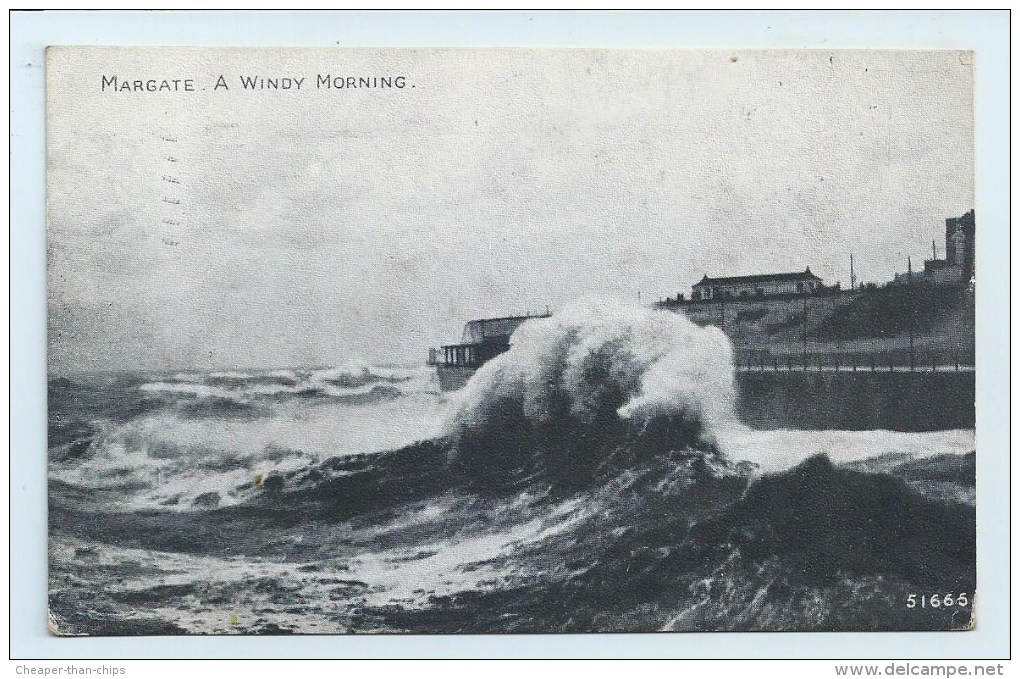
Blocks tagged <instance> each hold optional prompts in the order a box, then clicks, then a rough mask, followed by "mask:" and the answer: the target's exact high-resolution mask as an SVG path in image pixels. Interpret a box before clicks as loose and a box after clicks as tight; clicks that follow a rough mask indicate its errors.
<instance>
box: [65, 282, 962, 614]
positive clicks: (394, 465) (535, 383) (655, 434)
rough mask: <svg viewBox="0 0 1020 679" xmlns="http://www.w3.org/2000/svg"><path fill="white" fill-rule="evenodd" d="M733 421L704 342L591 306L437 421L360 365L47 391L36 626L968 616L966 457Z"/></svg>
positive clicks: (409, 395) (913, 436) (460, 396)
mask: <svg viewBox="0 0 1020 679" xmlns="http://www.w3.org/2000/svg"><path fill="white" fill-rule="evenodd" d="M735 399H736V390H735V385H734V371H733V366H732V349H731V347H730V344H729V341H728V340H727V339H726V337H725V336H724V335H723V334H722V333H721V332H719V331H718V330H716V329H714V328H700V327H698V326H696V325H694V324H692V323H690V322H689V321H687V320H686V319H685V318H684V317H682V316H680V315H676V314H672V313H667V312H656V311H651V310H648V309H641V308H635V307H627V306H624V305H619V304H614V303H606V302H587V303H583V304H578V305H575V306H573V307H571V308H568V309H566V310H564V311H562V312H560V313H558V314H556V315H555V316H554V317H550V318H543V319H533V320H530V321H528V322H527V323H525V324H523V325H522V326H521V327H520V328H519V329H518V330H517V332H516V333H515V335H514V336H513V338H512V348H511V349H510V350H509V351H508V352H506V353H504V354H501V355H500V356H498V357H497V358H495V359H494V360H492V361H490V362H489V363H487V364H485V365H484V366H483V367H482V368H481V369H479V370H478V371H477V373H476V374H475V375H474V376H473V377H472V378H471V379H470V380H469V382H468V384H467V386H466V387H465V388H464V389H462V390H461V391H459V392H455V393H453V394H440V393H438V392H437V389H436V385H435V384H434V382H433V375H432V374H431V372H430V371H428V370H426V369H421V370H418V369H399V368H382V367H377V366H367V365H364V364H361V363H358V362H350V363H349V364H345V365H341V366H336V367H333V368H323V369H288V370H273V371H218V372H213V373H197V372H188V373H165V374H162V373H161V374H156V373H153V374H143V375H133V376H119V377H104V378H95V379H94V380H92V381H89V380H81V381H75V380H68V379H62V380H52V381H51V383H50V478H51V496H50V499H51V502H50V516H51V530H52V531H54V535H55V537H54V538H53V542H52V548H53V550H54V551H53V553H54V554H55V555H56V557H54V558H55V561H54V564H55V565H54V571H53V572H54V573H55V575H54V576H53V577H54V578H55V579H54V580H52V581H51V607H52V609H53V611H54V615H55V616H56V618H57V620H58V622H59V623H61V624H68V625H71V627H73V628H75V629H84V630H86V631H88V630H92V631H98V632H104V633H110V632H114V633H117V632H118V631H120V632H123V631H124V630H126V629H161V630H167V629H169V630H187V631H195V632H206V633H208V632H212V631H216V632H237V631H245V632H251V633H265V632H266V631H267V630H271V631H274V632H279V631H306V632H317V633H323V632H349V631H380V630H386V631H408V632H476V633H484V632H554V631H555V632H584V631H652V630H719V629H769V630H835V629H857V630H860V629H950V628H961V627H966V626H967V625H968V624H970V623H971V618H970V614H971V611H970V610H962V609H959V608H957V609H954V610H948V609H941V610H937V611H936V610H925V611H920V612H918V611H907V610H906V609H905V608H904V606H903V601H904V600H905V597H906V596H907V595H908V594H909V593H910V592H916V591H922V590H923V591H928V590H932V591H934V588H938V587H951V588H952V589H953V590H954V591H957V592H969V593H971V594H973V591H974V586H975V572H974V467H975V455H974V452H973V450H974V432H973V430H947V431H923V432H890V431H881V430H872V431H839V430H817V431H792V430H772V431H758V430H753V429H750V428H748V427H747V426H745V425H743V424H741V423H740V422H739V421H738V418H737V417H736V415H735V414H734V413H735ZM890 508H895V511H890ZM224 555H229V557H224ZM82 560H87V561H88V562H89V563H91V564H92V565H93V566H95V567H94V568H86V569H82V568H81V563H80V562H81V561H82ZM125 563H126V564H140V565H139V566H138V568H139V569H140V570H139V571H138V573H134V572H133V571H131V570H130V568H128V567H125V566H124V565H123V564H125ZM167 563H172V570H173V573H168V572H167V573H164V572H163V571H160V570H159V569H160V568H163V567H165V564H167ZM103 569H106V570H103ZM117 569H121V570H117ZM110 572H117V573H126V574H127V575H125V576H123V577H122V579H121V580H119V581H117V582H116V583H111V582H110V581H107V580H104V579H103V575H102V574H103V573H110ZM83 573H84V575H83ZM152 573H162V575H160V577H161V578H163V579H164V580H165V579H167V578H172V579H173V583H174V584H172V585H167V584H161V585H152V584H151V581H152V579H153V578H152V577H151V575H152ZM238 573H240V574H241V575H237V574H238ZM249 576H251V578H252V580H251V583H254V584H252V586H251V587H248V586H247V581H243V582H242V580H243V579H244V578H247V577H249ZM256 576H257V577H256ZM118 577H121V576H118ZM82 578H92V581H90V582H89V583H87V584H88V586H84V585H83V584H82V582H83V580H82ZM239 578H240V579H239ZM54 582H55V583H56V585H53V584H52V583H54ZM167 587H170V588H171V589H169V590H168V589H167ZM174 592H178V593H179V592H183V593H186V596H183V597H174V601H177V600H180V602H179V603H177V604H171V603H168V593H174ZM225 602H227V603H229V604H230V610H231V611H236V612H237V613H236V615H237V617H238V619H239V621H238V623H237V625H236V626H235V625H234V623H231V622H229V621H227V622H225V621H223V620H219V619H218V618H215V619H214V618H212V617H209V616H214V615H215V613H209V611H213V612H215V611H220V610H223V604H224V603H225ZM146 604H151V607H150V608H148V609H146V608H145V606H146ZM140 609H145V610H148V611H149V613H147V615H149V614H151V616H154V617H152V618H151V619H149V618H146V620H144V621H140V618H138V610H140ZM196 611H198V613H196ZM202 616H206V617H202ZM143 622H144V624H143ZM132 625H134V626H135V627H131V626H132ZM146 625H148V626H146Z"/></svg>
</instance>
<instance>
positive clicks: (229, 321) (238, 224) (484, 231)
mask: <svg viewBox="0 0 1020 679" xmlns="http://www.w3.org/2000/svg"><path fill="white" fill-rule="evenodd" d="M972 68H973V67H972V66H971V63H970V59H969V54H967V53H960V52H877V51H876V52H863V51H862V52H839V51H837V52H825V51H811V52H782V51H773V52H751V51H711V52H706V51H701V52H688V51H660V50H643V51H576V50H571V51H543V50H535V51H481V50H446V51H427V50H424V51H423V50H417V51H415V50H403V51H400V50H387V51H374V50H359V51H346V50H341V49H336V50H328V49H307V48H306V49H294V50H269V49H257V50H256V49H250V50H237V49H232V50H202V49H192V50H180V49H177V50H141V49H99V48H85V49H82V50H75V49H60V50H51V52H50V61H49V63H48V78H49V80H48V104H47V105H48V116H49V118H48V125H49V127H48V154H49V156H48V166H47V172H48V182H49V197H48V200H49V226H48V244H47V247H48V265H49V296H50V312H49V313H50V361H51V369H52V370H53V371H54V372H68V371H79V370H108V369H136V368H147V369H156V368H186V367H195V368H206V367H208V368H211V367H283V366H300V365H331V364H336V363H338V362H341V361H343V360H345V359H347V358H350V357H352V356H359V357H362V358H364V359H365V360H369V361H396V362H419V361H423V360H424V358H425V355H426V349H427V348H428V346H430V345H438V344H440V343H443V342H450V341H455V340H457V339H459V336H460V328H461V326H462V325H463V323H464V321H466V320H468V319H471V318H477V317H484V316H500V315H508V314H514V313H519V312H523V311H525V310H531V311H538V310H544V309H545V307H546V306H548V307H550V308H551V309H552V310H553V311H555V310H556V309H557V308H559V307H561V306H562V305H564V304H566V303H568V302H569V301H571V300H574V299H577V298H579V297H587V296H592V295H598V296H606V297H619V298H622V299H625V300H633V301H636V300H637V296H638V292H639V291H640V292H641V294H642V301H645V302H649V301H653V300H656V299H658V298H660V297H664V296H666V295H675V294H676V293H677V292H685V293H689V292H690V285H691V284H692V283H694V282H696V281H697V280H698V279H700V278H701V276H702V275H703V274H706V273H707V274H708V275H710V276H724V275H741V274H750V273H762V272H780V271H791V270H803V269H804V267H806V266H808V265H810V266H811V270H812V271H814V272H815V273H817V274H818V275H820V276H822V277H823V278H824V279H825V281H826V282H827V283H829V284H831V283H834V282H836V281H837V280H838V281H842V282H843V283H844V285H846V284H848V282H849V254H850V253H851V252H852V253H854V260H855V268H856V271H857V275H858V279H859V280H863V281H884V280H887V279H890V278H891V277H892V275H893V273H894V272H896V271H903V270H905V268H906V258H907V256H908V255H913V256H914V258H915V262H918V261H919V260H922V259H923V258H924V257H925V256H930V253H931V241H932V239H936V241H937V243H938V247H939V256H943V254H944V253H943V247H944V244H943V240H944V229H945V225H944V220H945V218H946V217H950V216H958V215H960V214H963V213H964V212H966V211H967V210H969V209H971V208H972V207H973V193H974V187H973V175H974V162H973V111H972V107H973V104H972V87H973V85H972V80H973V73H972ZM221 74H222V75H223V76H224V79H225V80H224V82H226V84H227V85H228V87H229V89H225V88H222V87H221V88H219V89H214V86H215V84H216V82H217V77H218V76H219V75H221ZM319 74H322V75H325V74H330V75H331V76H333V77H337V76H342V77H347V76H355V77H357V76H363V77H373V76H375V77H379V76H387V77H396V76H404V77H405V78H406V83H407V85H406V87H404V88H403V89H397V88H392V89H365V88H362V89H347V88H344V89H342V90H336V89H332V88H331V89H324V88H316V86H315V85H316V78H317V75H319ZM104 75H106V76H113V75H116V76H117V77H118V82H122V81H124V80H128V81H133V80H137V79H142V80H147V79H156V80H157V81H159V80H162V79H167V80H173V79H180V80H183V79H192V80H193V81H194V85H193V86H194V88H195V90H196V91H194V92H185V91H178V92H172V91H171V92H168V91H162V92H159V91H157V92H124V91H114V90H113V89H112V88H111V87H109V86H108V87H107V89H106V90H105V91H103V89H102V86H101V85H102V79H103V76H104ZM241 75H245V76H255V75H257V76H260V77H270V78H283V77H291V78H304V81H303V83H302V86H301V89H300V90H297V89H293V88H292V89H290V90H287V91H265V90H262V91H246V90H244V89H242V87H241V83H240V80H239V76H241ZM157 84H158V83H157ZM169 84H170V86H173V83H169ZM178 86H179V87H181V88H183V86H184V83H180V84H179V85H178ZM164 138H169V139H172V140H175V141H166V140H165V139H164ZM171 157H172V158H173V159H174V160H175V161H176V162H172V161H170V160H169V158H171ZM175 182H177V183H175ZM164 199H166V200H169V201H179V204H175V203H172V202H165V201H164Z"/></svg>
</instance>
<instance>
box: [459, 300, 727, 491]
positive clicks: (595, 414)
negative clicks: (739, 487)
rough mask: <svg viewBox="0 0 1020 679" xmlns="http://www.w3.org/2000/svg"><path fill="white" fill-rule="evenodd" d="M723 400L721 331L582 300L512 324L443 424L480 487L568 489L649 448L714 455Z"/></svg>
mask: <svg viewBox="0 0 1020 679" xmlns="http://www.w3.org/2000/svg"><path fill="white" fill-rule="evenodd" d="M733 402H734V386H733V367H732V351H731V348H730V343H729V340H728V339H727V338H726V336H725V335H724V334H723V333H722V332H721V331H719V330H718V329H716V328H701V327H699V326H697V325H695V324H694V323H692V322H690V321H689V320H687V319H686V318H684V317H683V316H681V315H679V314H671V313H652V312H649V311H647V310H643V309H638V308H632V307H627V306H623V305H618V304H614V303H605V302H589V303H585V304H580V305H577V306H574V307H571V308H569V309H566V310H564V311H563V312H561V313H558V314H557V315H556V316H555V317H552V318H543V319H535V320H531V321H528V322H527V323H525V324H524V325H522V326H521V327H520V328H519V329H518V330H517V332H516V333H515V334H514V336H513V338H512V347H511V349H510V350H509V351H508V352H506V353H504V354H501V355H500V356H497V357H496V358H495V359H493V360H492V361H490V362H488V363H486V364H485V365H483V366H482V367H481V368H480V369H479V370H478V372H477V373H476V374H475V375H474V376H473V377H472V378H471V380H470V381H469V382H468V384H467V386H466V387H465V388H464V389H463V390H462V392H460V401H459V403H458V405H457V407H456V409H455V413H454V414H453V416H452V417H451V420H450V423H449V425H448V433H449V435H450V437H451V439H452V441H453V451H452V454H453V459H454V461H455V462H456V463H458V464H460V465H462V466H463V467H465V468H467V469H468V470H469V473H470V474H471V475H472V476H473V477H474V478H475V479H476V480H478V481H479V482H481V483H483V484H484V485H487V486H489V487H508V486H513V485H515V484H517V483H520V482H526V481H529V480H534V479H542V480H545V481H548V482H550V483H552V484H553V485H556V486H560V487H576V486H579V485H584V484H587V483H589V482H590V481H591V480H592V479H593V477H594V476H596V475H597V474H598V473H600V472H604V471H607V470H610V469H615V470H617V471H618V470H620V469H623V468H626V467H627V466H628V465H630V464H632V463H633V462H635V461H637V460H640V459H643V458H646V457H648V456H651V455H656V454H666V453H676V454H691V453H697V454H699V455H710V456H714V455H716V454H717V453H718V448H717V434H718V432H719V431H720V429H722V428H726V427H730V426H733V425H734V424H735V418H734V415H733Z"/></svg>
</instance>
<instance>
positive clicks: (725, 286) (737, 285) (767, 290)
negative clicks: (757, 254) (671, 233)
mask: <svg viewBox="0 0 1020 679" xmlns="http://www.w3.org/2000/svg"><path fill="white" fill-rule="evenodd" d="M821 288H822V279H821V278H819V277H818V276H816V275H814V274H813V273H811V267H808V268H806V269H804V271H800V272H796V273H770V274H761V275H757V276H729V277H726V278H709V277H708V276H705V277H704V278H702V279H701V280H700V281H698V282H697V283H695V284H694V285H693V286H691V300H692V301H708V300H719V299H753V298H756V297H776V296H778V295H804V294H811V293H813V292H815V291H816V290H820V289H821Z"/></svg>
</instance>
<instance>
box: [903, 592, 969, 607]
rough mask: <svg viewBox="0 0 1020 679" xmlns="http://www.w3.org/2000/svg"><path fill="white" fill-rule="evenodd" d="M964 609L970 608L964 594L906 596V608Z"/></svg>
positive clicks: (967, 598)
mask: <svg viewBox="0 0 1020 679" xmlns="http://www.w3.org/2000/svg"><path fill="white" fill-rule="evenodd" d="M954 606H956V607H958V608H966V607H967V606H970V597H968V596H967V593H966V592H960V593H959V594H910V595H908V596H907V608H952V607H954Z"/></svg>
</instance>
